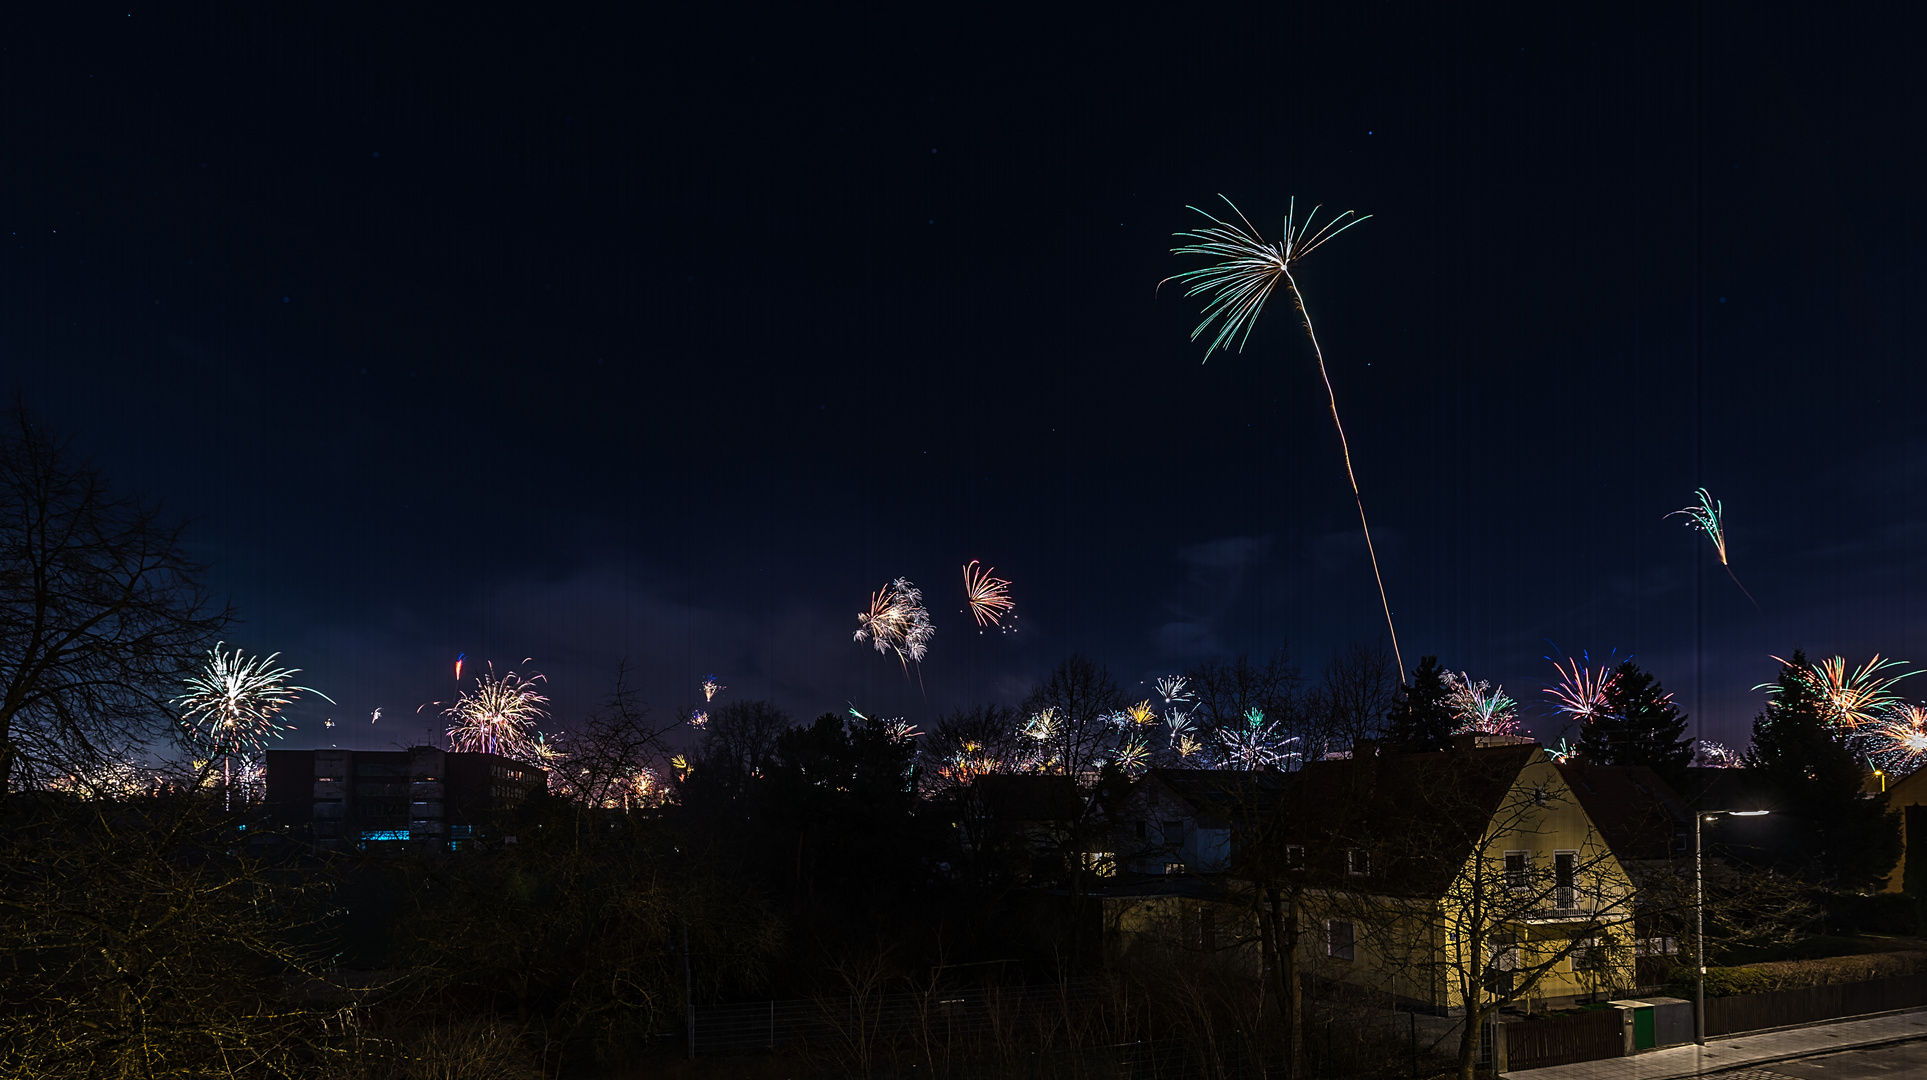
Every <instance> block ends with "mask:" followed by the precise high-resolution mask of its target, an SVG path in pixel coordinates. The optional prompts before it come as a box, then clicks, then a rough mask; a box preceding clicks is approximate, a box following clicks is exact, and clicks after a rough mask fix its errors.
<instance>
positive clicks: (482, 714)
mask: <svg viewBox="0 0 1927 1080" xmlns="http://www.w3.org/2000/svg"><path fill="white" fill-rule="evenodd" d="M546 681H547V679H546V677H544V676H543V675H540V674H536V675H531V676H529V677H528V678H523V677H522V676H520V675H517V674H516V673H515V672H513V671H511V672H509V673H508V674H507V675H503V676H501V677H500V678H497V677H496V674H495V665H494V664H490V665H489V666H488V670H487V671H486V672H484V673H482V675H481V676H480V677H478V678H477V679H476V680H475V689H474V690H465V691H463V692H462V695H461V696H460V697H458V698H456V699H455V702H454V704H452V705H449V706H448V707H447V708H445V709H443V710H442V715H443V716H445V717H447V718H448V720H449V727H448V733H447V734H448V739H449V749H451V750H466V751H471V752H479V753H484V754H500V755H501V756H503V757H508V758H514V759H516V760H517V761H527V762H529V763H531V764H534V763H535V762H536V761H537V760H538V759H539V758H541V757H543V755H544V752H545V751H546V749H547V744H546V743H545V742H543V741H542V740H541V738H540V737H539V735H538V733H537V732H536V730H535V725H536V723H537V722H538V721H541V720H544V719H547V718H548V715H549V712H548V704H549V699H548V698H547V697H544V696H543V695H542V692H541V689H540V688H539V687H538V686H537V685H536V684H537V683H541V682H546Z"/></svg>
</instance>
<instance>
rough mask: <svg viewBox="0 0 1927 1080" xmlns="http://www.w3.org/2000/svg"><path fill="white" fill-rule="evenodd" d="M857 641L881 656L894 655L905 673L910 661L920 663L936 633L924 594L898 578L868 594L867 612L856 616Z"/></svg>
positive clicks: (908, 580)
mask: <svg viewBox="0 0 1927 1080" xmlns="http://www.w3.org/2000/svg"><path fill="white" fill-rule="evenodd" d="M856 621H857V629H856V638H855V640H857V641H858V642H867V643H869V644H871V645H873V646H875V647H876V651H878V652H880V653H892V652H894V653H896V655H897V660H898V661H899V662H901V663H902V664H903V669H904V671H905V672H906V673H907V672H908V671H909V670H910V661H912V660H916V661H919V662H921V661H922V660H923V657H924V654H925V653H926V652H928V651H929V649H930V639H931V638H932V637H934V636H935V635H936V633H937V630H936V628H935V627H934V626H932V625H931V624H930V612H928V611H926V610H925V609H924V606H923V592H922V590H920V589H918V588H917V587H916V586H915V585H912V584H910V579H908V578H898V579H896V580H895V581H892V582H891V583H890V584H888V585H885V586H884V587H883V588H881V589H878V590H877V591H876V592H874V593H872V594H871V595H870V610H868V611H866V612H863V613H862V614H860V615H858V616H857V617H856Z"/></svg>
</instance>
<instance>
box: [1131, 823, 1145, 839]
mask: <svg viewBox="0 0 1927 1080" xmlns="http://www.w3.org/2000/svg"><path fill="white" fill-rule="evenodd" d="M1132 824H1133V825H1136V826H1137V838H1138V839H1139V840H1142V839H1144V822H1142V821H1134V822H1132Z"/></svg>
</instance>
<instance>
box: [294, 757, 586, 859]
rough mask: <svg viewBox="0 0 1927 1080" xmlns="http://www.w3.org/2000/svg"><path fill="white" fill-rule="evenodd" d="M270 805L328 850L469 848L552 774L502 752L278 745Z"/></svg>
mask: <svg viewBox="0 0 1927 1080" xmlns="http://www.w3.org/2000/svg"><path fill="white" fill-rule="evenodd" d="M267 774H268V776H267V789H268V790H267V803H268V810H269V812H270V813H271V814H272V815H273V816H274V818H275V820H276V822H277V823H279V824H280V825H282V826H284V827H287V828H292V829H306V830H309V831H310V832H311V835H312V837H313V840H314V844H315V846H316V847H317V848H320V849H322V850H324V851H328V850H333V851H343V850H357V849H364V848H365V847H366V846H367V845H368V844H370V843H385V842H395V841H411V842H416V843H425V844H428V845H432V846H435V847H446V848H448V849H450V850H456V851H459V850H461V849H462V848H463V847H464V846H466V845H467V844H469V843H472V842H473V841H475V840H477V839H480V838H481V834H480V832H479V831H478V830H480V829H481V828H482V827H483V826H485V825H486V824H487V823H488V821H489V819H490V818H491V816H492V815H494V814H495V813H497V812H499V811H502V810H505V809H508V808H509V807H511V806H514V805H515V804H516V803H518V802H520V801H521V800H522V799H523V798H525V797H527V795H528V794H529V793H530V792H531V791H535V790H537V789H539V788H542V787H544V786H545V785H546V784H547V782H548V774H547V773H546V772H545V771H544V770H542V769H538V768H536V767H535V766H533V765H528V764H524V763H523V762H520V761H513V760H511V759H509V758H505V757H501V756H499V755H496V754H476V753H462V752H455V751H448V750H439V749H436V748H435V747H432V746H415V747H410V748H409V749H407V750H339V749H326V750H270V751H268V753H267Z"/></svg>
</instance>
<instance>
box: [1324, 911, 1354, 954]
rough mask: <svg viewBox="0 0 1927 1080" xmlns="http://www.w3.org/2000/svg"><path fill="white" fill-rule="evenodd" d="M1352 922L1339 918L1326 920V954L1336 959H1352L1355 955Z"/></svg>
mask: <svg viewBox="0 0 1927 1080" xmlns="http://www.w3.org/2000/svg"><path fill="white" fill-rule="evenodd" d="M1353 944H1354V943H1353V940H1352V924H1351V923H1348V922H1343V921H1341V920H1338V919H1327V920H1325V955H1326V956H1329V957H1331V958H1332V959H1334V960H1350V959H1352V958H1353V956H1354V948H1353Z"/></svg>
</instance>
